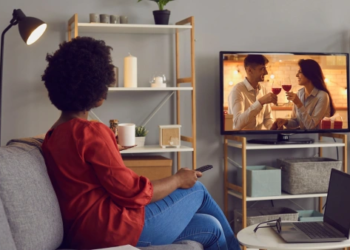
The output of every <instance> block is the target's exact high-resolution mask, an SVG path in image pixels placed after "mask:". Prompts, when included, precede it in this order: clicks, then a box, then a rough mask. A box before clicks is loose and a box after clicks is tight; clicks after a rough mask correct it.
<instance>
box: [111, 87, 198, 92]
mask: <svg viewBox="0 0 350 250" xmlns="http://www.w3.org/2000/svg"><path fill="white" fill-rule="evenodd" d="M108 90H109V91H175V90H189V91H192V90H193V88H192V87H167V88H152V87H137V88H124V87H110V88H108Z"/></svg>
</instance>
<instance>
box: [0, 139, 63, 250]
mask: <svg viewBox="0 0 350 250" xmlns="http://www.w3.org/2000/svg"><path fill="white" fill-rule="evenodd" d="M0 199H1V200H2V203H3V207H4V211H5V214H6V216H7V220H8V224H9V227H10V229H11V232H12V237H13V240H14V242H15V245H16V248H17V250H26V249H35V250H39V249H43V250H54V249H57V248H58V247H59V245H60V244H61V242H62V239H63V224H62V218H61V213H60V209H59V205H58V201H57V197H56V195H55V192H54V190H53V187H52V185H51V181H50V179H49V177H48V175H47V171H46V166H45V162H44V159H43V157H42V154H41V152H40V151H39V149H38V148H37V147H35V146H31V145H28V144H24V143H18V142H16V143H12V144H10V145H9V146H6V147H0ZM0 225H1V224H0ZM1 226H2V225H1ZM0 232H1V229H0ZM0 239H1V238H0ZM0 243H1V242H0Z"/></svg>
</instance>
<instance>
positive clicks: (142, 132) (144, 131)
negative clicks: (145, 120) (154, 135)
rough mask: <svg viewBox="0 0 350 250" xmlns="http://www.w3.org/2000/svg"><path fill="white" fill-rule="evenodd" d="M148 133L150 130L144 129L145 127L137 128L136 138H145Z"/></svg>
mask: <svg viewBox="0 0 350 250" xmlns="http://www.w3.org/2000/svg"><path fill="white" fill-rule="evenodd" d="M147 133H148V130H147V129H146V128H145V127H143V126H137V127H136V128H135V136H136V137H143V136H146V135H147Z"/></svg>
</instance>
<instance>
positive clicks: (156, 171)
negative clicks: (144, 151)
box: [123, 155, 173, 181]
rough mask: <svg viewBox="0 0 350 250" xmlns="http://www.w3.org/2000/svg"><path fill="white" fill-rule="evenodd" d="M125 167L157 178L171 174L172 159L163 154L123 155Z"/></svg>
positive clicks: (152, 178)
mask: <svg viewBox="0 0 350 250" xmlns="http://www.w3.org/2000/svg"><path fill="white" fill-rule="evenodd" d="M123 161H124V164H125V166H126V167H128V168H130V169H132V170H133V171H134V172H135V173H136V174H138V175H142V176H145V177H147V178H148V179H150V180H151V181H152V180H158V179H162V178H165V177H169V176H171V175H172V166H173V161H172V159H169V158H166V157H163V156H128V155H125V156H123Z"/></svg>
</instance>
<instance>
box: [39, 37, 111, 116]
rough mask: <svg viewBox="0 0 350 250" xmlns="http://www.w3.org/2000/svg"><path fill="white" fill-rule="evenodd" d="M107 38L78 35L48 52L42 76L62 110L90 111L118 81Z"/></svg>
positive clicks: (54, 101)
mask: <svg viewBox="0 0 350 250" xmlns="http://www.w3.org/2000/svg"><path fill="white" fill-rule="evenodd" d="M111 49H112V48H111V47H109V46H106V44H105V42H104V41H99V40H95V39H93V38H91V37H77V38H75V39H73V40H72V41H70V42H63V43H62V44H60V46H59V49H58V50H57V51H56V52H55V53H54V54H53V55H50V54H47V56H46V61H48V63H49V64H48V66H47V68H46V70H45V72H44V75H43V76H42V80H43V81H44V82H45V86H46V88H47V90H48V92H49V98H50V100H51V102H52V104H53V105H55V106H56V108H57V109H59V110H61V111H73V112H77V111H88V110H90V109H91V108H94V107H95V105H96V103H97V102H98V101H100V100H101V99H106V96H107V91H108V86H110V85H111V84H112V83H113V82H114V81H115V75H114V70H113V68H114V66H113V65H112V60H111V55H110V50H111Z"/></svg>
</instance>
